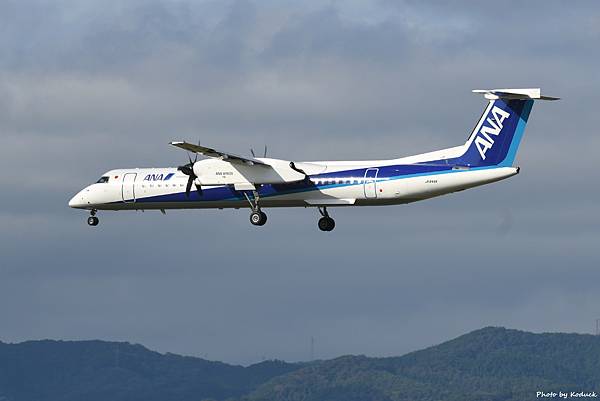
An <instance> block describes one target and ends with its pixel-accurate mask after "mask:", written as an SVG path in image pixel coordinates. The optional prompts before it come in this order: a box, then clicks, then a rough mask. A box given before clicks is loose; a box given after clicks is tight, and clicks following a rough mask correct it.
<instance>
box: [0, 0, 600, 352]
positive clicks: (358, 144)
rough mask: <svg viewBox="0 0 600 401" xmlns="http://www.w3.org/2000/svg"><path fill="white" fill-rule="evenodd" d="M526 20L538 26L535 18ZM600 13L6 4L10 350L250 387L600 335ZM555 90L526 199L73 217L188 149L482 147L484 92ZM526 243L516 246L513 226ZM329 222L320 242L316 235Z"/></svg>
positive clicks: (516, 188)
mask: <svg viewBox="0 0 600 401" xmlns="http://www.w3.org/2000/svg"><path fill="white" fill-rule="evenodd" d="M517 4H518V6H517ZM599 20H600V9H599V7H598V6H597V5H596V3H595V2H582V3H578V7H570V8H568V7H566V6H564V5H563V4H562V3H560V2H543V5H542V3H541V2H531V3H525V4H521V3H511V2H508V3H506V4H504V5H503V6H502V7H501V9H497V8H494V7H490V6H489V5H487V4H484V3H482V4H473V3H468V4H466V5H456V3H452V4H451V5H450V3H446V2H439V3H435V2H433V3H427V4H426V5H424V4H422V2H411V1H407V2H387V1H380V2H369V3H366V2H359V1H356V2H354V1H350V2H333V3H330V4H328V5H325V6H322V5H320V4H318V3H311V4H307V3H301V4H299V3H292V2H289V3H288V2H286V3H282V2H252V1H236V2H228V3H227V2H212V1H207V2H187V1H152V2H128V3H127V4H125V5H122V4H121V3H119V2H103V3H94V2H91V3H90V2H84V3H81V2H73V1H64V2H54V3H47V2H35V1H29V2H11V1H9V2H3V3H2V5H1V6H0V27H1V28H0V29H1V31H0V33H1V34H0V122H1V123H0V132H1V133H2V144H3V146H2V147H1V148H0V167H1V169H2V171H4V172H7V173H5V174H3V175H2V176H1V177H0V185H1V186H2V187H3V188H5V189H9V190H5V191H3V196H2V201H1V202H2V203H1V206H2V209H1V211H0V255H2V256H1V257H0V278H1V280H0V316H2V317H3V322H4V324H3V325H2V328H0V339H2V340H3V341H20V340H24V339H30V338H43V337H54V338H98V337H99V338H105V339H120V340H129V341H134V342H142V343H144V344H146V345H148V346H150V347H153V348H157V349H159V350H161V351H173V352H181V353H188V354H196V355H208V357H210V358H215V359H225V360H227V361H232V362H243V363H247V362H252V361H256V360H258V359H260V358H262V357H263V356H266V357H277V358H285V359H291V360H298V359H305V358H307V357H308V355H309V338H310V336H315V337H316V340H317V356H319V357H333V356H337V355H339V354H342V353H367V354H371V355H392V354H399V353H402V352H406V351H410V350H413V349H416V348H419V347H422V346H426V345H430V344H432V343H435V342H438V341H442V340H444V339H447V338H448V337H451V336H453V335H458V334H461V333H463V332H465V331H467V330H470V329H474V328H478V327H481V326H484V325H489V324H494V325H508V326H512V327H516V328H521V329H527V330H535V331H552V330H565V331H589V330H591V328H592V324H593V320H594V319H595V318H596V317H597V316H596V314H597V310H596V305H597V303H598V299H597V294H596V293H595V291H594V284H593V283H594V282H596V281H597V280H598V278H599V277H598V273H597V271H596V269H595V266H597V265H598V262H599V253H598V250H597V247H596V246H595V244H596V242H597V239H598V238H597V236H598V228H599V226H600V218H598V214H597V213H596V208H597V200H598V196H599V192H598V189H597V185H595V182H596V181H597V180H596V178H595V176H594V173H593V171H594V169H595V166H594V163H595V160H596V155H595V149H596V148H597V147H598V146H599V145H600V143H599V140H598V136H597V135H595V132H596V131H597V128H596V127H597V126H598V125H599V124H600V121H599V118H600V117H598V113H597V112H596V111H595V98H596V94H595V88H596V87H598V84H599V83H600V82H599V79H600V78H599V77H598V74H597V71H598V68H597V67H598V56H597V55H596V53H597V52H596V51H595V50H596V47H597V46H596V43H597V40H598V36H599V35H600V30H599V29H598V23H597V22H598V21H599ZM506 86H541V87H542V88H543V89H544V90H545V91H546V92H547V93H549V94H550V95H557V96H561V97H563V98H564V99H563V100H561V101H560V102H555V103H544V104H536V105H535V107H534V110H533V113H532V116H531V119H530V124H529V126H528V131H527V133H526V136H525V138H524V143H523V146H522V148H521V151H520V153H519V163H520V165H521V166H522V167H523V169H522V171H521V174H520V175H519V176H517V177H515V178H513V179H511V180H509V181H507V182H502V183H498V184H495V185H493V186H489V187H485V188H481V189H475V190H472V191H467V192H462V193H460V194H456V195H451V196H448V197H445V198H440V199H434V200H430V201H426V202H422V203H419V204H413V205H406V206H397V207H382V208H364V209H363V208H352V209H341V210H335V211H334V213H335V217H336V218H337V222H338V227H337V228H336V231H335V233H334V234H333V235H330V236H323V235H321V233H319V232H317V231H316V227H315V225H316V213H315V212H314V211H312V210H308V209H293V210H273V211H269V216H270V217H269V223H268V225H267V226H265V227H263V229H262V230H256V228H255V227H252V226H250V225H249V224H248V222H247V211H242V210H240V211H201V212H198V211H186V212H172V213H168V214H167V216H162V215H160V214H159V213H151V212H146V213H141V212H139V213H126V212H116V213H103V214H102V216H101V218H102V223H101V226H100V227H98V229H96V230H90V229H89V228H88V227H87V226H85V223H84V216H83V214H82V213H78V212H77V211H73V210H69V209H68V208H67V207H66V202H67V200H68V199H69V197H70V196H71V195H72V194H73V193H74V192H76V191H77V190H78V189H80V188H81V187H83V186H85V185H86V184H87V183H89V182H91V181H92V180H94V179H96V178H97V176H99V175H100V174H101V173H102V172H104V171H106V170H109V169H111V168H117V167H134V166H161V165H177V164H179V163H181V162H182V161H183V160H184V159H185V155H184V154H182V153H181V152H180V151H178V150H176V149H171V148H170V147H169V146H168V145H167V142H168V141H170V140H173V139H178V138H187V139H190V140H196V139H197V138H198V137H200V138H201V139H202V141H203V143H206V144H210V145H214V146H217V147H222V148H226V149H230V150H231V151H234V152H238V153H247V149H248V148H249V147H251V146H252V147H258V148H260V147H262V145H263V144H264V143H268V145H269V149H271V155H272V156H274V157H278V156H280V157H282V158H290V159H297V160H306V159H313V160H314V159H361V158H364V159H367V158H381V157H396V156H400V155H408V154H411V153H417V152H422V151H428V150H433V149H435V148H442V147H445V146H452V145H456V144H459V143H460V142H461V141H463V140H464V138H465V137H466V136H467V134H468V131H469V130H470V129H471V128H472V126H473V123H474V120H475V119H476V118H477V117H478V116H479V114H480V112H481V109H482V107H483V102H482V99H480V98H478V97H475V96H473V95H470V94H469V91H470V90H471V89H473V88H478V87H506ZM507 215H508V216H510V224H509V225H508V226H507V225H506V216H507ZM310 219H313V220H314V222H312V221H310Z"/></svg>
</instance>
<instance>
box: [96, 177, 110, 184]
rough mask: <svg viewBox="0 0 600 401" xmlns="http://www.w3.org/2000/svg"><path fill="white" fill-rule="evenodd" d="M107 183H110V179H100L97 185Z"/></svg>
mask: <svg viewBox="0 0 600 401" xmlns="http://www.w3.org/2000/svg"><path fill="white" fill-rule="evenodd" d="M106 182H108V177H100V179H99V180H98V181H97V182H96V184H104V183H106Z"/></svg>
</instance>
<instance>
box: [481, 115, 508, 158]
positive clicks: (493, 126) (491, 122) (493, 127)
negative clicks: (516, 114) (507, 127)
mask: <svg viewBox="0 0 600 401" xmlns="http://www.w3.org/2000/svg"><path fill="white" fill-rule="evenodd" d="M508 117H510V114H509V113H507V112H506V111H504V110H502V109H501V108H500V107H498V106H494V108H493V109H492V117H488V118H487V120H486V122H487V124H488V125H485V124H484V125H483V126H482V127H481V129H480V130H479V133H478V134H477V136H476V137H475V146H476V147H477V150H478V151H479V154H480V155H481V158H482V159H483V160H485V153H486V152H487V151H488V150H489V149H491V147H492V146H493V145H494V140H493V139H492V135H493V136H498V135H500V131H502V127H503V125H502V123H503V122H504V120H506V119H507V118H508Z"/></svg>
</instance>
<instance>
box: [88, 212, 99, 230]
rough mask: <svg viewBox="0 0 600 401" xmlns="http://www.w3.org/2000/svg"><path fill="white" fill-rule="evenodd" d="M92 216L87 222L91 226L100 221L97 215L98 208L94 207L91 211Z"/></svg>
mask: <svg viewBox="0 0 600 401" xmlns="http://www.w3.org/2000/svg"><path fill="white" fill-rule="evenodd" d="M90 215H91V216H90V217H88V219H87V223H88V225H89V226H97V225H98V223H100V220H99V219H98V218H97V217H96V210H95V209H92V210H91V211H90Z"/></svg>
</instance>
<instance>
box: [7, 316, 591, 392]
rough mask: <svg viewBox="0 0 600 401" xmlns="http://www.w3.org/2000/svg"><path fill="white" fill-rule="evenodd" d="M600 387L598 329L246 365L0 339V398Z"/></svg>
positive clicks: (500, 335) (487, 335) (501, 333)
mask: <svg viewBox="0 0 600 401" xmlns="http://www.w3.org/2000/svg"><path fill="white" fill-rule="evenodd" d="M540 390H541V391H547V392H548V391H553V390H554V391H596V392H597V393H599V390H600V337H597V336H591V335H581V334H532V333H526V332H521V331H516V330H507V329H503V328H485V329H481V330H477V331H474V332H472V333H469V334H466V335H464V336H461V337H459V338H456V339H454V340H451V341H448V342H445V343H443V344H441V345H438V346H435V347H431V348H427V349H425V350H422V351H417V352H413V353H410V354H407V355H404V356H401V357H393V358H368V357H365V356H345V357H340V358H336V359H333V360H329V361H320V362H313V363H309V364H288V363H285V362H280V361H267V362H263V363H259V364H256V365H252V366H249V367H242V366H232V365H228V364H224V363H220V362H211V361H206V360H203V359H199V358H191V357H182V356H178V355H173V354H159V353H157V352H153V351H150V350H148V349H146V348H144V347H142V346H140V345H131V344H128V343H111V342H103V341H29V342H24V343H20V344H3V343H0V401H46V400H48V401H49V400H52V401H75V400H77V401H80V400H86V401H88V400H89V401H95V400H111V401H118V400H145V401H151V400H161V401H171V400H172V401H187V400H190V401H192V400H193V401H200V400H218V401H224V400H236V401H300V400H303V401H400V400H411V401H426V400H481V401H483V400H486V401H488V400H495V401H499V400H528V399H535V398H536V391H540Z"/></svg>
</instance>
